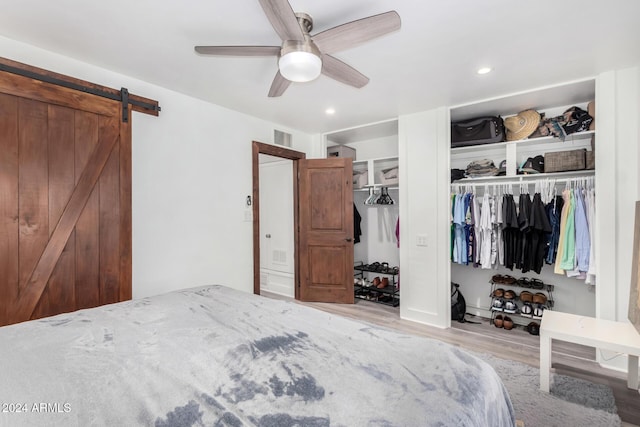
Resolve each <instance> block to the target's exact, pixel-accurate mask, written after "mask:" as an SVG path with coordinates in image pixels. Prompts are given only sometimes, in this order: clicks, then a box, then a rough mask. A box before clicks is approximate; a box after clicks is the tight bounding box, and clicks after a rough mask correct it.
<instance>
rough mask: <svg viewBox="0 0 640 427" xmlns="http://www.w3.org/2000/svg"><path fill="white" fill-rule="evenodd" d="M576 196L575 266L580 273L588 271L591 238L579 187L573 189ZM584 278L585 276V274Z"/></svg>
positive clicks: (581, 190)
mask: <svg viewBox="0 0 640 427" xmlns="http://www.w3.org/2000/svg"><path fill="white" fill-rule="evenodd" d="M574 193H575V196H576V211H575V225H576V268H577V269H578V271H580V272H581V273H585V274H586V272H587V271H589V254H590V252H591V239H590V236H589V223H588V220H587V209H586V206H585V202H584V196H583V194H584V190H583V189H582V188H581V187H579V188H577V189H575V190H574ZM585 278H586V276H585Z"/></svg>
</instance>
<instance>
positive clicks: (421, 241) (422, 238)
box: [416, 234, 428, 246]
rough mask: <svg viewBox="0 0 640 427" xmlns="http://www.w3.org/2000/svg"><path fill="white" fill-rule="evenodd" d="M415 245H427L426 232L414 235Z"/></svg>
mask: <svg viewBox="0 0 640 427" xmlns="http://www.w3.org/2000/svg"><path fill="white" fill-rule="evenodd" d="M416 246H428V237H427V235H426V234H418V235H416Z"/></svg>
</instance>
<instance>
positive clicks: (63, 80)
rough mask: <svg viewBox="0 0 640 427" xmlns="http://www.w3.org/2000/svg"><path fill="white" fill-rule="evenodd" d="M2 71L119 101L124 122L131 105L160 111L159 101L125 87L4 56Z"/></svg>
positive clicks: (147, 111)
mask: <svg viewBox="0 0 640 427" xmlns="http://www.w3.org/2000/svg"><path fill="white" fill-rule="evenodd" d="M0 71H5V72H7V73H11V74H17V75H19V76H23V77H27V78H30V79H34V80H39V81H41V82H45V83H50V84H53V85H57V86H62V87H65V88H67V89H73V90H77V91H80V92H84V93H88V94H91V95H96V96H100V97H102V98H108V99H113V100H114V101H119V102H121V103H122V121H123V122H124V123H127V122H128V121H129V106H130V105H131V109H132V110H133V111H138V112H140V113H145V114H151V115H154V116H157V115H158V113H159V112H160V106H159V105H158V102H157V101H153V100H151V99H147V98H143V97H141V96H137V95H131V94H130V93H129V91H128V90H127V89H126V88H124V87H123V88H121V89H120V90H119V91H118V90H115V89H111V88H108V87H105V86H100V85H96V84H92V83H88V82H85V81H82V80H77V79H73V78H70V77H66V76H63V75H61V74H57V73H52V72H50V71H45V70H41V69H39V68H35V67H31V66H28V65H25V64H20V63H19V62H14V61H11V60H7V59H4V58H0Z"/></svg>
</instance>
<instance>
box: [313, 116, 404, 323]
mask: <svg viewBox="0 0 640 427" xmlns="http://www.w3.org/2000/svg"><path fill="white" fill-rule="evenodd" d="M324 136H325V142H326V146H327V157H349V158H351V159H352V162H353V205H354V206H353V216H354V244H353V259H354V274H353V280H354V296H355V302H356V304H355V305H354V306H355V308H356V310H357V309H358V308H359V307H362V308H364V307H367V308H378V309H384V310H391V311H393V312H395V313H396V314H397V315H398V316H399V315H400V304H401V298H400V294H401V290H400V289H401V286H400V277H401V274H400V270H401V268H400V250H399V242H398V240H399V205H400V203H401V200H400V193H399V177H398V172H399V171H398V121H397V120H389V121H384V122H379V123H374V124H370V125H365V126H361V127H357V128H350V129H345V130H341V131H336V132H331V133H328V134H325V135H324Z"/></svg>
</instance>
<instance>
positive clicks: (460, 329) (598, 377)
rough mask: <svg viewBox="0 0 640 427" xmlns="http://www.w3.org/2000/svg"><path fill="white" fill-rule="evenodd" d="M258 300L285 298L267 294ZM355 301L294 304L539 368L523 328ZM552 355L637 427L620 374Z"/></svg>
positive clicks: (587, 359) (587, 351)
mask: <svg viewBox="0 0 640 427" xmlns="http://www.w3.org/2000/svg"><path fill="white" fill-rule="evenodd" d="M263 295H264V296H267V297H271V298H277V299H289V298H285V297H281V296H278V295H274V294H268V293H263ZM356 301H357V302H356V304H353V305H350V304H326V303H303V302H299V301H296V302H298V303H300V304H304V305H308V306H310V307H314V308H317V309H319V310H323V311H326V312H330V313H333V314H336V315H341V316H344V317H348V318H352V319H358V320H363V321H366V322H370V323H374V324H378V325H381V326H385V327H388V328H392V329H396V330H398V331H402V332H405V333H411V334H415V335H419V336H425V337H429V338H435V339H438V340H440V341H444V342H448V343H450V344H452V345H456V346H459V347H462V348H466V349H469V350H472V351H475V352H479V353H490V354H493V355H494V356H496V357H500V358H503V359H511V360H515V361H518V362H521V363H526V364H529V365H531V366H534V367H536V368H539V366H540V359H539V357H540V341H539V338H538V337H537V336H534V335H530V334H529V333H527V332H526V331H525V330H524V329H523V328H522V327H517V328H514V329H512V330H510V331H507V330H505V329H498V328H496V327H494V326H492V325H490V324H489V320H488V319H483V318H474V317H470V316H467V318H468V319H469V320H473V321H479V322H481V324H471V323H458V322H454V323H452V327H451V328H449V329H440V328H436V327H431V326H427V325H422V324H419V323H415V322H410V321H407V320H402V319H400V310H399V308H398V307H389V306H385V305H382V304H377V303H374V302H369V301H363V300H356ZM552 351H553V357H552V360H553V368H554V370H555V372H557V373H559V374H563V375H569V376H573V377H576V378H583V379H586V380H589V381H592V382H595V383H602V384H606V385H608V386H610V387H611V388H612V390H613V394H614V396H615V399H616V406H617V407H618V414H619V415H620V418H621V419H622V421H623V427H633V426H640V394H639V393H638V391H636V390H629V389H628V388H627V380H626V375H625V374H624V373H621V372H617V371H612V370H610V369H605V368H602V367H601V366H600V365H599V364H598V363H596V362H595V358H596V353H595V350H594V349H593V348H590V347H585V346H581V345H577V344H571V343H564V342H556V343H554V344H553V348H552Z"/></svg>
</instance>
